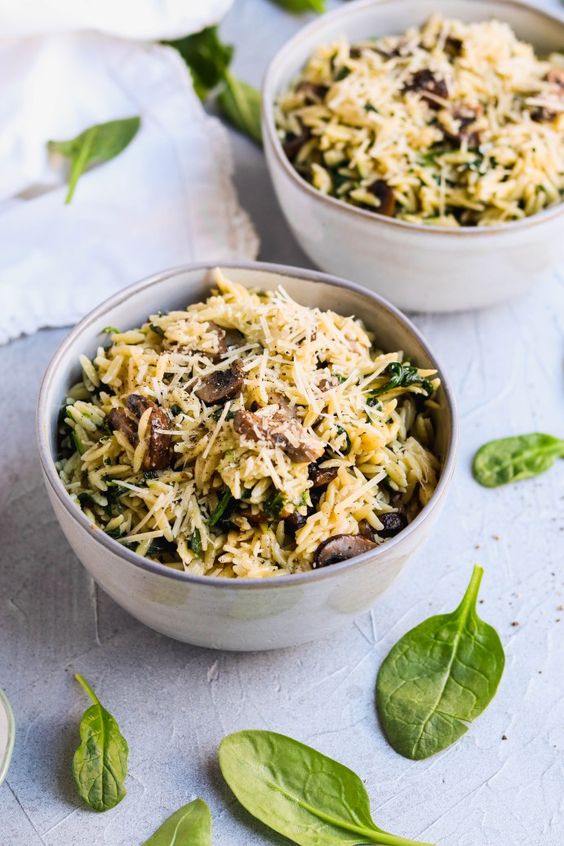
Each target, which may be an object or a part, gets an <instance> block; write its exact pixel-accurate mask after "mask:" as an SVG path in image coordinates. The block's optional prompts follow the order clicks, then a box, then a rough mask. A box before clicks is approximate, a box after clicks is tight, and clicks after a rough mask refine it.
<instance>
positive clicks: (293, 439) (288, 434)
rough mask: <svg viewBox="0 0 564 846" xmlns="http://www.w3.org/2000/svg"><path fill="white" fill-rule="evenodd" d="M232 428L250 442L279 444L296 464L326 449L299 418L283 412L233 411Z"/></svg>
mask: <svg viewBox="0 0 564 846" xmlns="http://www.w3.org/2000/svg"><path fill="white" fill-rule="evenodd" d="M233 428H234V429H235V431H236V432H237V433H238V434H239V435H243V437H244V438H246V439H247V440H249V441H256V442H257V443H259V442H261V441H262V442H264V443H265V444H267V446H271V447H275V446H277V447H280V449H281V450H282V451H283V452H285V453H286V455H287V456H288V458H290V459H291V460H292V461H295V462H296V463H302V462H305V461H308V462H310V461H316V460H317V459H318V458H319V457H320V456H321V455H323V453H324V451H325V444H324V443H323V441H321V440H319V438H317V437H315V435H310V434H309V432H307V431H306V430H305V429H304V427H303V426H302V424H301V423H300V421H299V420H297V419H296V418H295V417H288V415H287V414H285V413H284V412H283V411H275V412H274V414H269V415H268V416H261V415H259V414H255V413H254V412H253V411H246V410H245V409H241V410H239V411H237V412H236V413H235V417H234V418H233Z"/></svg>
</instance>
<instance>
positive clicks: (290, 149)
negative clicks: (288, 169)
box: [282, 125, 311, 161]
mask: <svg viewBox="0 0 564 846" xmlns="http://www.w3.org/2000/svg"><path fill="white" fill-rule="evenodd" d="M310 138H311V129H310V128H309V126H303V125H302V131H301V132H300V134H299V135H296V134H295V133H294V132H288V133H287V134H286V137H285V138H284V141H283V142H282V149H283V150H284V152H285V153H286V155H287V156H288V158H289V159H290V161H293V160H294V159H295V158H296V156H297V155H298V153H299V152H300V150H301V149H302V147H303V145H304V144H305V143H306V142H307V141H309V139H310Z"/></svg>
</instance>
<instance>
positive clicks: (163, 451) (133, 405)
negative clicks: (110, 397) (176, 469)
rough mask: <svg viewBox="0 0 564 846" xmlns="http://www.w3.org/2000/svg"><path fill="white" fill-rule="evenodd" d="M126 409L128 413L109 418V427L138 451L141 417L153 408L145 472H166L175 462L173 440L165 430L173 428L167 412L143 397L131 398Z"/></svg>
mask: <svg viewBox="0 0 564 846" xmlns="http://www.w3.org/2000/svg"><path fill="white" fill-rule="evenodd" d="M125 405H126V407H127V411H126V410H125V409H123V408H113V409H112V410H111V411H110V413H109V414H108V423H109V425H110V426H111V428H112V429H114V430H117V431H119V432H122V433H123V434H124V435H125V437H126V438H127V440H128V441H129V443H130V444H131V446H133V447H136V446H137V444H138V443H139V436H138V433H137V424H138V422H139V419H140V417H141V415H142V414H143V413H144V412H145V411H147V409H148V408H150V409H151V414H150V417H149V427H148V431H149V436H148V441H147V450H146V452H145V455H144V457H143V469H144V470H164V469H165V467H170V465H171V463H172V460H173V458H174V450H173V447H174V444H173V441H172V436H171V435H169V434H167V432H166V431H163V429H165V430H167V429H170V426H171V422H170V418H169V416H168V414H167V413H166V411H164V410H163V409H162V408H159V406H158V405H157V404H156V403H155V402H153V401H152V400H150V399H147V397H143V396H141V395H140V394H130V395H129V396H128V397H127V398H126V400H125ZM128 412H129V413H128Z"/></svg>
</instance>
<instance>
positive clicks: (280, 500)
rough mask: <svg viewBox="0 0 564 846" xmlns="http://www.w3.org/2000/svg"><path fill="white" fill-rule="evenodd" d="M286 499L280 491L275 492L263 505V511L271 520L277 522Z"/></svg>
mask: <svg viewBox="0 0 564 846" xmlns="http://www.w3.org/2000/svg"><path fill="white" fill-rule="evenodd" d="M285 502H286V497H285V496H284V494H283V493H281V491H276V493H274V494H273V495H272V496H271V497H270V498H269V499H268V500H267V501H266V502H265V504H264V510H265V511H266V513H267V514H268V516H269V517H271V518H272V519H273V520H278V518H279V517H280V512H281V511H282V509H283V507H284V503H285Z"/></svg>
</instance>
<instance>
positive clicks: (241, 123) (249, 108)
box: [217, 71, 262, 144]
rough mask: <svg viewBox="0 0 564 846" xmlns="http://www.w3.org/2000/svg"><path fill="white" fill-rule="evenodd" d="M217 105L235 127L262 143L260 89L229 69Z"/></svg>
mask: <svg viewBox="0 0 564 846" xmlns="http://www.w3.org/2000/svg"><path fill="white" fill-rule="evenodd" d="M217 105H218V106H219V108H220V110H221V112H222V114H223V115H224V116H225V117H226V118H227V120H228V121H229V122H230V123H231V124H232V125H233V126H234V127H235V129H238V130H239V131H240V132H243V133H244V134H245V135H248V136H249V137H250V138H252V139H253V141H256V142H257V144H260V143H262V129H261V125H260V108H261V96H260V91H257V89H256V88H253V87H252V85H249V84H248V83H246V82H242V81H241V80H240V79H237V78H236V77H235V76H233V74H232V73H230V71H227V73H226V75H225V85H224V87H223V88H222V90H221V91H220V92H219V94H218V97H217Z"/></svg>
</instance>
